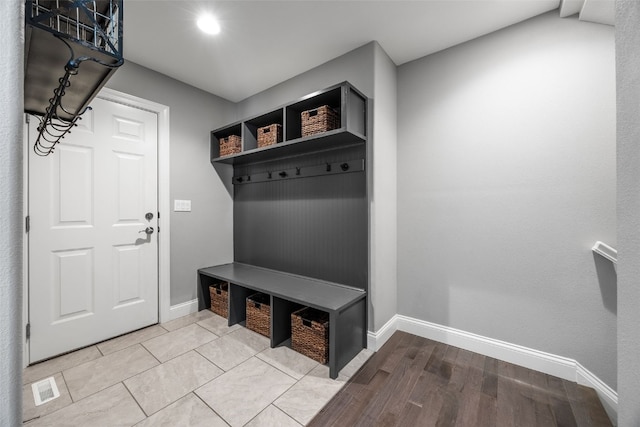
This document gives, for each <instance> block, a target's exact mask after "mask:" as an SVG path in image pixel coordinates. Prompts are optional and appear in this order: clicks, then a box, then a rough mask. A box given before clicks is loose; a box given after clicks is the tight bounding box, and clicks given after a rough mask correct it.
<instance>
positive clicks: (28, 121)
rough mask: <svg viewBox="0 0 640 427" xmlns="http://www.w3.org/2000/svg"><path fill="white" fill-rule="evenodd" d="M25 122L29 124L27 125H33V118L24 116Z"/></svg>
mask: <svg viewBox="0 0 640 427" xmlns="http://www.w3.org/2000/svg"><path fill="white" fill-rule="evenodd" d="M24 122H25V123H27V124H29V123H31V118H30V117H29V115H28V114H25V115H24Z"/></svg>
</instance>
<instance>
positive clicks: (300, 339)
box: [291, 307, 329, 364]
mask: <svg viewBox="0 0 640 427" xmlns="http://www.w3.org/2000/svg"><path fill="white" fill-rule="evenodd" d="M291 348H293V349H294V350H295V351H297V352H298V353H302V354H304V355H305V356H307V357H310V358H311V359H313V360H315V361H316V362H320V363H323V364H324V363H327V361H328V360H329V313H326V312H324V311H320V310H316V309H314V308H311V307H305V308H302V309H300V310H298V311H294V312H293V313H291Z"/></svg>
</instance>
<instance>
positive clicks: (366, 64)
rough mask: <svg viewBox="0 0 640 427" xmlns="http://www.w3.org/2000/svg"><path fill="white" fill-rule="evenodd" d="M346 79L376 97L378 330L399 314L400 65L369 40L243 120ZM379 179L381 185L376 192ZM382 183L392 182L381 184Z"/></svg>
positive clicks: (373, 284)
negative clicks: (397, 175) (397, 104)
mask: <svg viewBox="0 0 640 427" xmlns="http://www.w3.org/2000/svg"><path fill="white" fill-rule="evenodd" d="M345 80H346V81H349V83H351V84H353V85H354V86H355V87H356V88H357V89H359V90H360V91H361V92H363V93H364V94H365V95H366V96H367V97H369V98H371V99H374V102H373V110H372V111H371V112H370V118H372V119H373V126H371V124H370V126H369V130H370V134H369V144H368V148H367V150H368V154H367V156H368V158H369V162H368V165H367V168H368V169H369V172H368V174H369V178H368V179H369V186H370V187H369V188H370V190H369V191H370V199H371V202H370V205H369V209H370V213H369V215H370V218H371V223H370V227H371V229H370V232H369V238H370V262H371V261H375V264H373V263H372V264H370V266H369V281H370V292H369V314H368V316H369V329H370V330H376V329H378V328H379V327H380V326H382V325H384V324H385V323H386V322H387V321H388V320H389V319H390V318H391V317H392V316H393V315H394V314H395V313H396V256H395V245H396V233H395V229H396V221H395V205H396V191H395V161H394V159H395V127H396V123H395V117H396V116H395V111H394V110H395V108H394V106H395V95H396V88H395V66H394V65H393V63H392V62H391V60H390V59H389V58H388V57H387V55H386V54H385V53H384V51H383V50H382V49H381V48H380V46H379V45H378V43H376V42H371V43H368V44H366V45H364V46H362V47H360V48H358V49H355V50H353V51H351V52H348V53H346V54H344V55H342V56H340V57H338V58H335V59H333V60H331V61H329V62H327V63H325V64H322V65H320V66H318V67H316V68H313V69H311V70H309V71H307V72H305V73H302V74H300V75H298V76H296V77H294V78H292V79H290V80H287V81H285V82H283V83H280V84H278V85H276V86H274V87H272V88H270V89H267V90H266V91H264V92H261V93H259V94H257V95H254V96H252V97H249V98H247V99H245V100H243V101H241V102H240V103H238V119H241V118H244V117H249V116H252V115H254V114H259V113H263V112H266V111H269V110H271V109H273V107H275V106H278V105H281V104H285V103H287V102H290V101H293V100H295V99H297V98H300V97H302V96H304V95H307V94H309V93H311V92H313V91H315V90H319V89H323V88H325V87H329V86H332V85H334V84H336V83H339V82H342V81H345ZM378 153H379V155H378ZM374 159H378V160H374ZM383 159H387V160H383ZM376 162H381V163H383V164H384V168H382V167H380V168H378V167H377V166H378V163H376ZM373 182H375V183H376V189H375V191H374V192H373V194H371V184H372V183H373ZM381 182H386V183H387V185H379V186H378V185H377V184H378V183H381ZM371 302H373V303H374V304H375V309H373V307H372V305H371Z"/></svg>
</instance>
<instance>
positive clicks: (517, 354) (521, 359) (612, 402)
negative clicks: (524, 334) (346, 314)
mask: <svg viewBox="0 0 640 427" xmlns="http://www.w3.org/2000/svg"><path fill="white" fill-rule="evenodd" d="M396 330H398V331H403V332H408V333H410V334H413V335H418V336H420V337H424V338H428V339H431V340H434V341H438V342H442V343H445V344H450V345H453V346H455V347H460V348H463V349H465V350H469V351H473V352H475V353H479V354H482V355H485V356H489V357H493V358H495V359H498V360H503V361H505V362H509V363H513V364H515V365H519V366H524V367H525V368H529V369H534V370H536V371H539V372H543V373H545V374H549V375H553V376H556V377H560V378H563V379H566V380H568V381H574V382H577V383H578V384H581V385H585V386H588V387H592V388H593V389H594V390H595V391H596V392H597V393H598V396H599V397H600V400H601V401H602V405H603V406H604V408H605V410H606V411H607V414H609V418H611V420H612V421H613V423H614V424H617V418H618V394H617V393H616V392H615V391H614V390H613V389H611V387H609V386H608V385H607V384H605V383H604V382H603V381H602V380H600V379H599V378H598V377H597V376H595V375H594V374H593V373H591V372H590V371H589V370H587V369H586V368H585V367H584V366H582V365H581V364H580V363H578V362H577V361H576V360H574V359H569V358H566V357H562V356H557V355H555V354H550V353H545V352H543V351H539V350H534V349H531V348H527V347H523V346H520V345H517V344H511V343H508V342H505V341H500V340H496V339H493V338H488V337H484V336H481V335H476V334H473V333H471V332H465V331H461V330H459V329H455V328H450V327H448V326H442V325H438V324H435V323H431V322H426V321H424V320H418V319H413V318H411V317H407V316H403V315H400V314H396V315H395V316H393V317H392V318H391V319H390V320H389V321H388V322H387V323H385V325H384V326H383V327H382V328H380V329H379V330H378V331H376V332H369V333H368V334H367V347H368V348H369V349H371V350H374V351H378V349H380V347H382V345H383V344H384V343H385V342H386V341H387V340H388V339H389V338H390V337H391V335H393V333H394V332H395V331H396Z"/></svg>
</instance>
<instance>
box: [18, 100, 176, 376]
mask: <svg viewBox="0 0 640 427" xmlns="http://www.w3.org/2000/svg"><path fill="white" fill-rule="evenodd" d="M97 97H98V98H100V99H103V100H106V101H111V102H115V103H118V104H123V105H128V106H130V107H134V108H138V109H140V110H145V111H149V112H152V113H155V114H156V115H157V117H158V141H157V145H158V147H157V148H158V153H157V154H158V171H157V173H158V176H157V185H158V212H159V213H160V218H158V226H159V227H160V226H161V227H162V228H161V230H162V231H161V234H158V322H159V323H162V322H166V321H168V320H171V311H170V309H171V262H170V261H171V227H170V218H171V200H170V152H169V141H170V132H169V123H170V122H169V111H170V108H169V106H167V105H163V104H158V103H156V102H153V101H149V100H147V99H144V98H139V97H137V96H133V95H129V94H127V93H124V92H119V91H116V90H113V89H109V88H103V89H102V90H101V91H100V92H99V93H98V95H97ZM25 117H26V114H25ZM31 120H33V118H31ZM24 141H25V143H24V159H23V166H24V167H23V177H24V178H23V179H24V181H23V182H24V187H23V206H24V212H25V215H28V214H29V209H28V206H29V191H28V190H29V149H30V147H29V140H28V131H27V126H26V125H25V126H24ZM23 248H24V250H23V263H22V266H23V277H24V280H23V291H24V293H23V295H24V297H23V328H22V335H23V343H24V346H23V368H24V367H27V366H28V365H29V357H30V355H29V341H28V339H27V337H26V328H27V323H28V322H29V280H28V277H29V235H28V233H26V231H25V230H23Z"/></svg>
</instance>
